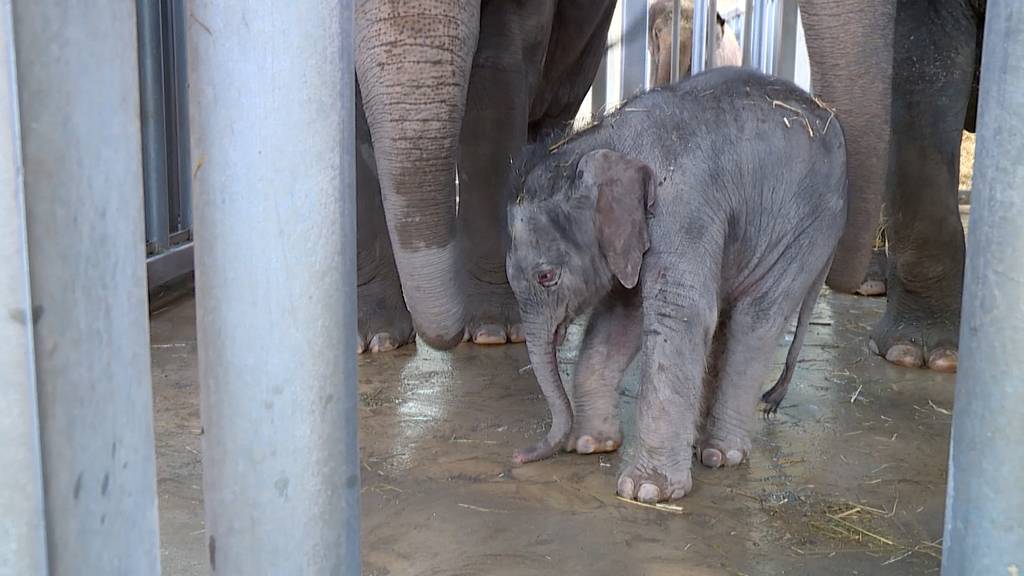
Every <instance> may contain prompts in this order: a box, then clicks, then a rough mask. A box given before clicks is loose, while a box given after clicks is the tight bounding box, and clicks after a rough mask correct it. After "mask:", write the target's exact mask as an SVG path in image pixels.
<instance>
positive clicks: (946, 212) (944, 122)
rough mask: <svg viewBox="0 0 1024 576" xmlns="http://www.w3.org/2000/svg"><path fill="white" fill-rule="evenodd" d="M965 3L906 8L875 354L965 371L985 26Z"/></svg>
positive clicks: (901, 21)
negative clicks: (884, 298) (971, 111)
mask: <svg viewBox="0 0 1024 576" xmlns="http://www.w3.org/2000/svg"><path fill="white" fill-rule="evenodd" d="M965 4H966V3H963V2H937V3H932V2H923V1H921V0H915V1H912V2H903V3H901V4H900V6H899V10H900V13H899V14H898V17H897V20H896V27H897V33H896V38H897V39H902V40H897V45H896V50H895V53H896V57H895V62H894V66H893V107H892V118H893V140H892V148H891V151H892V152H891V154H892V160H891V162H892V164H891V171H890V174H891V176H892V178H891V181H892V185H891V188H890V190H889V198H888V200H887V202H886V207H887V208H886V211H887V216H888V219H889V227H888V228H887V235H888V240H889V255H890V259H889V274H888V286H887V295H888V300H889V301H888V306H887V307H886V311H885V315H884V316H883V318H882V320H881V321H880V322H879V323H878V325H877V326H875V329H874V332H873V334H872V337H871V349H872V350H873V351H874V352H876V353H877V354H879V355H881V356H884V357H885V358H886V359H887V360H888V361H890V362H892V363H894V364H897V365H900V366H908V367H918V366H926V367H928V368H931V369H933V370H939V371H946V372H953V371H956V367H957V348H958V340H959V330H960V298H961V293H962V290H963V263H964V237H963V228H962V227H961V223H960V212H959V206H958V198H957V188H958V183H959V178H958V176H959V150H960V137H961V134H962V130H963V127H964V121H965V117H966V115H967V108H968V104H969V102H970V97H971V91H972V88H973V83H974V77H975V66H976V64H977V58H976V54H975V52H976V50H977V34H978V33H979V32H978V30H979V24H980V21H981V20H980V16H979V15H977V14H974V12H973V8H971V7H970V6H966V5H965Z"/></svg>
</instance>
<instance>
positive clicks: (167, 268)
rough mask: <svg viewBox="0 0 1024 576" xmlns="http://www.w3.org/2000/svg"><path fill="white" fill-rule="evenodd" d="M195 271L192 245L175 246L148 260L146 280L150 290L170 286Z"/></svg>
mask: <svg viewBox="0 0 1024 576" xmlns="http://www.w3.org/2000/svg"><path fill="white" fill-rule="evenodd" d="M193 269H194V263H193V250H192V243H191V242H189V243H188V244H183V245H181V246H175V247H174V248H171V249H169V250H166V251H164V252H161V253H160V254H157V255H155V256H150V257H149V258H148V259H146V280H147V284H148V286H149V289H150V290H153V289H154V288H159V287H160V286H164V285H166V284H169V283H171V282H173V281H175V280H177V279H178V278H181V277H182V276H185V275H186V274H188V273H189V272H192V270H193Z"/></svg>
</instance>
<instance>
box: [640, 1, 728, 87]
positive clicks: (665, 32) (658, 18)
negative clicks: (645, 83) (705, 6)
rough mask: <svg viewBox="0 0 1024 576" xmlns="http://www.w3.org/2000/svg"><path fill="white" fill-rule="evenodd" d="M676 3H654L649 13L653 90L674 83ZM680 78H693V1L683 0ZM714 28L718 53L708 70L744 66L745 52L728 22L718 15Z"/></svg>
mask: <svg viewBox="0 0 1024 576" xmlns="http://www.w3.org/2000/svg"><path fill="white" fill-rule="evenodd" d="M675 2H676V0H652V1H651V2H650V4H649V8H648V11H647V52H648V54H650V58H649V61H650V70H651V72H650V75H651V87H652V88H655V87H658V86H664V85H665V84H668V83H669V82H671V81H672V20H673V14H672V7H673V4H674V3H675ZM679 8H680V11H679V16H680V18H679V68H680V73H679V76H680V77H681V78H685V77H686V76H689V75H690V60H691V59H692V58H691V54H692V45H693V0H680V6H679ZM716 16H717V25H716V26H715V30H714V32H715V46H716V48H715V51H714V52H713V53H712V54H711V58H710V61H709V62H708V66H709V67H712V68H714V67H718V66H741V65H742V64H743V49H742V48H740V43H739V42H737V41H736V34H735V33H733V30H732V27H730V26H729V25H728V24H727V23H726V22H725V20H724V19H723V18H722V17H721V16H720V15H718V14H716Z"/></svg>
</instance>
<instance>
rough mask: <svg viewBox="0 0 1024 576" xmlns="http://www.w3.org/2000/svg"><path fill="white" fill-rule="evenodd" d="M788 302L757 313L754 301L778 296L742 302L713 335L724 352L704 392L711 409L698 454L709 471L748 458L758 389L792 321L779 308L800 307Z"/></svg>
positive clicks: (776, 299) (758, 395)
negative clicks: (712, 378)
mask: <svg viewBox="0 0 1024 576" xmlns="http://www.w3.org/2000/svg"><path fill="white" fill-rule="evenodd" d="M786 285H790V284H786ZM790 299H791V300H792V302H788V303H786V305H785V306H783V305H781V304H780V305H778V306H772V309H769V310H765V309H764V306H763V305H762V306H759V307H757V308H754V307H752V302H755V301H757V300H760V301H761V302H764V301H778V294H774V295H769V296H768V297H758V299H754V298H751V299H748V300H744V301H743V302H740V303H737V305H736V306H734V308H733V309H732V310H730V311H729V313H728V319H727V320H726V321H724V322H722V323H720V324H719V327H718V333H716V335H715V344H716V346H715V348H719V349H720V350H721V355H720V356H719V357H718V358H717V359H716V362H715V364H716V366H715V368H716V369H715V372H717V381H715V382H709V385H708V386H707V387H706V388H707V389H706V391H705V394H706V396H705V402H707V403H709V404H710V405H709V406H708V408H709V411H708V415H707V419H706V421H705V424H704V428H705V430H704V432H703V433H702V434H701V439H700V446H699V449H698V451H697V454H698V455H699V457H700V461H701V463H702V464H704V465H705V466H707V467H709V468H718V467H720V466H736V465H738V464H740V463H742V462H743V461H745V460H746V459H747V457H748V456H749V455H750V433H751V426H752V425H753V424H754V422H755V421H756V419H755V417H754V415H755V413H756V409H757V403H758V402H759V401H760V394H759V391H760V386H761V384H762V383H764V382H765V381H766V380H767V379H768V373H769V371H770V369H771V359H772V356H773V355H774V353H775V350H776V348H777V347H778V345H779V342H780V341H781V339H782V334H783V331H784V330H785V320H786V319H787V318H788V317H789V316H787V315H783V314H779V313H778V312H776V311H775V309H784V310H789V309H790V308H796V307H797V306H799V301H798V300H796V299H795V298H794V297H792V296H791V297H790Z"/></svg>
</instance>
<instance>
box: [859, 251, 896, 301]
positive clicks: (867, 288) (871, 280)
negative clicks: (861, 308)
mask: <svg viewBox="0 0 1024 576" xmlns="http://www.w3.org/2000/svg"><path fill="white" fill-rule="evenodd" d="M888 267H889V263H888V257H887V256H886V254H885V249H884V248H877V249H875V251H874V252H873V253H872V254H871V263H870V264H869V265H868V271H867V274H865V275H864V282H862V283H861V285H860V288H857V290H856V292H855V293H856V294H860V295H861V296H885V291H886V270H888Z"/></svg>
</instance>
